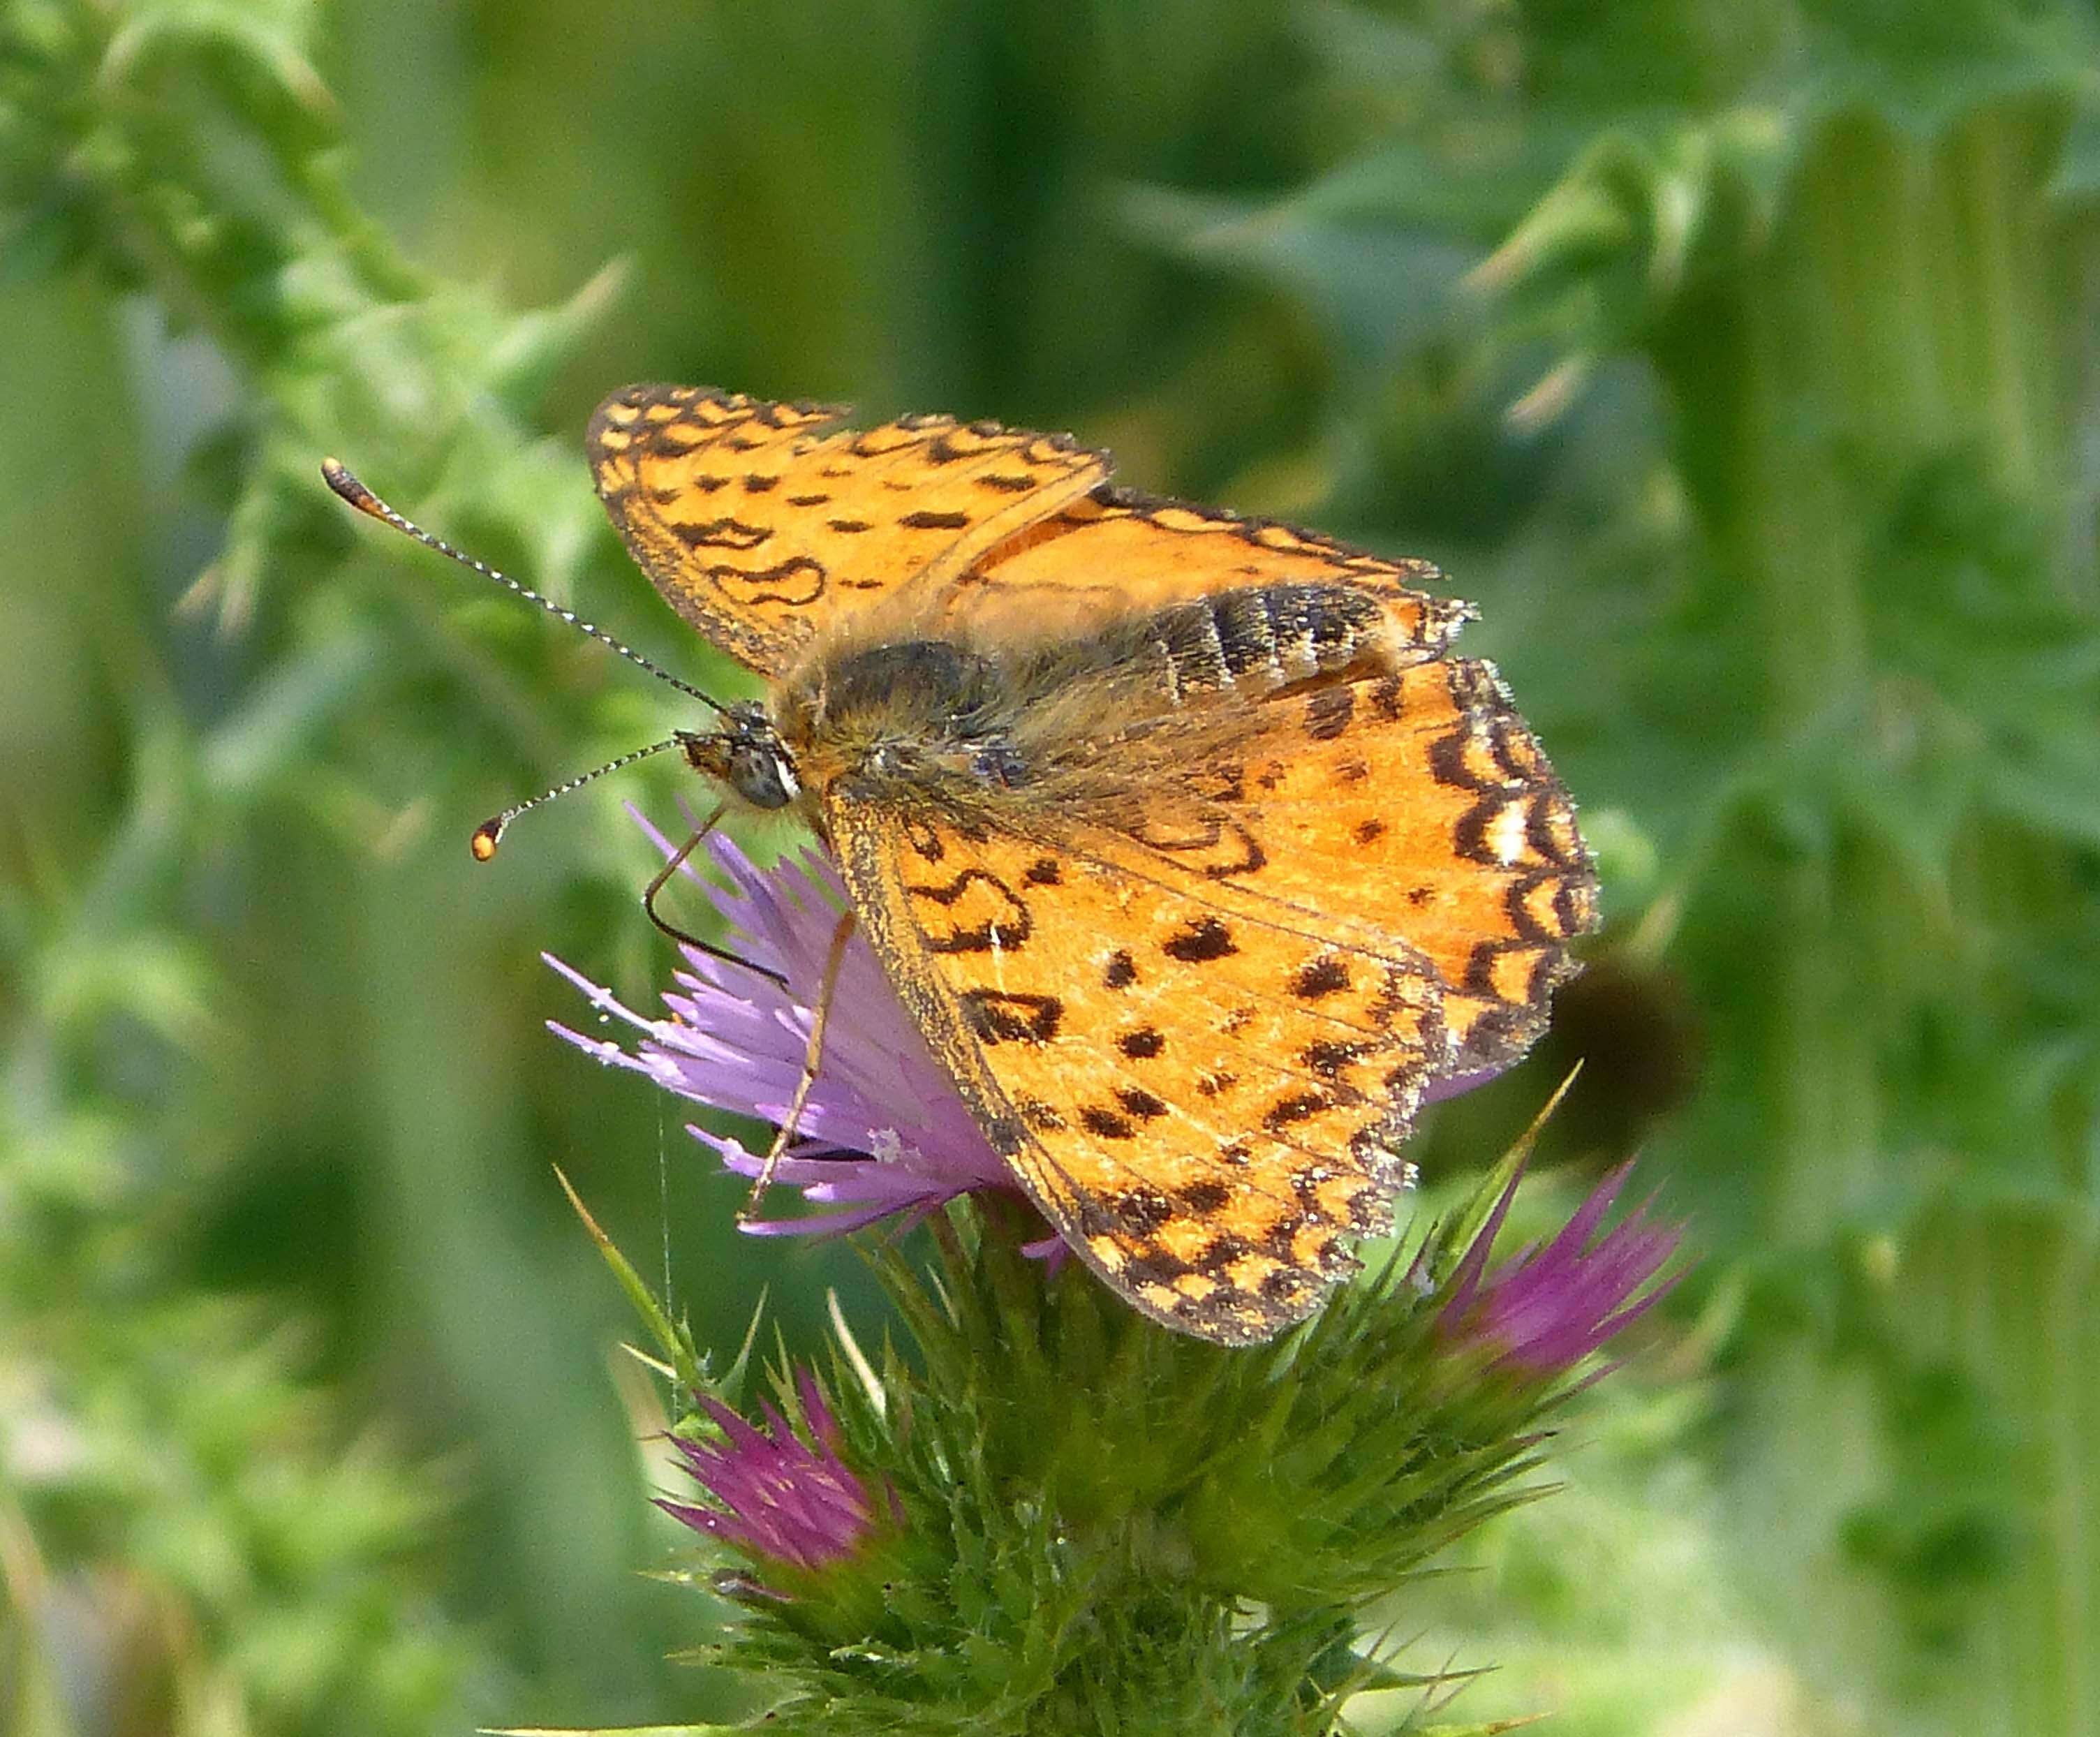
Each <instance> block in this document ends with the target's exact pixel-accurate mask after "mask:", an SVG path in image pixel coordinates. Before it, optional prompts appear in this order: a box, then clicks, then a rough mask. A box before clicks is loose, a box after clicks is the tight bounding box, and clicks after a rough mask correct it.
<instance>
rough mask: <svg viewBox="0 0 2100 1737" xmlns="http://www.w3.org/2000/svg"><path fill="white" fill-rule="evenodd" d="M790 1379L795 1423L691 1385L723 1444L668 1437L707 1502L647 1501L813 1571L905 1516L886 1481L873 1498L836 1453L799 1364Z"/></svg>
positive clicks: (822, 1409) (834, 1433) (812, 1385)
mask: <svg viewBox="0 0 2100 1737" xmlns="http://www.w3.org/2000/svg"><path fill="white" fill-rule="evenodd" d="M795 1386H796V1393H797V1394H798V1395H799V1396H800V1398H801V1406H800V1408H799V1409H800V1410H801V1422H802V1428H801V1431H797V1430H796V1428H795V1427H794V1426H793V1425H792V1424H791V1423H790V1422H789V1421H788V1420H787V1417H786V1416H785V1415H784V1414H783V1413H782V1412H781V1410H780V1409H779V1407H778V1406H776V1405H774V1404H772V1403H771V1402H770V1400H769V1401H765V1402H764V1403H762V1404H761V1406H760V1410H761V1412H762V1413H764V1416H765V1428H764V1429H760V1428H757V1426H754V1425H752V1424H751V1423H749V1422H747V1421H746V1420H745V1419H743V1417H739V1416H738V1415H737V1414H736V1413H735V1412H734V1411H732V1410H730V1408H729V1407H728V1406H726V1405H725V1404H722V1403H721V1400H717V1399H714V1398H712V1397H710V1396H708V1395H700V1396H699V1399H700V1406H701V1409H703V1410H704V1411H705V1412H706V1413H707V1414H708V1417H710V1418H711V1419H712V1420H713V1422H714V1424H715V1426H716V1427H717V1428H718V1429H719V1430H720V1431H721V1433H722V1435H723V1437H724V1443H723V1444H722V1445H721V1446H719V1447H717V1446H710V1445H708V1444H705V1443H702V1442H696V1441H690V1440H688V1439H686V1438H685V1437H684V1436H682V1435H674V1436H673V1437H672V1438H671V1445H672V1446H673V1448H675V1449H676V1450H677V1454H678V1457H679V1458H680V1459H681V1460H682V1461H683V1462H684V1465H685V1469H686V1470H687V1471H688V1472H690V1474H691V1475H692V1476H693V1478H694V1480H695V1482H696V1483H698V1484H699V1486H700V1488H702V1489H703V1490H704V1491H705V1492H706V1493H707V1495H708V1497H710V1498H711V1502H710V1504H709V1505H708V1506H700V1505H699V1504H696V1503H690V1502H678V1501H669V1500H668V1499H664V1498H660V1499H659V1500H658V1501H657V1503H656V1506H658V1507H660V1508H661V1509H662V1510H664V1512H665V1513H666V1514H669V1515H670V1516H671V1517H672V1518H673V1519H676V1520H680V1521H682V1522H683V1523H685V1524H686V1525H688V1526H690V1527H691V1528H693V1529H694V1530H695V1532H705V1533H706V1534H707V1535H708V1536H709V1537H711V1538H718V1539H720V1540H721V1541H722V1542H724V1543H726V1544H730V1545H735V1547H736V1548H737V1549H739V1550H743V1551H744V1552H745V1553H746V1554H748V1555H750V1556H752V1557H754V1558H757V1559H758V1560H759V1561H760V1562H761V1563H775V1564H784V1565H785V1566H787V1567H791V1568H799V1569H802V1570H804V1571H805V1572H814V1571H818V1570H821V1569H823V1568H827V1567H832V1565H833V1564H835V1563H840V1562H842V1561H844V1560H845V1559H846V1558H848V1557H849V1556H852V1555H854V1554H855V1553H856V1552H858V1550H859V1549H860V1547H861V1546H862V1545H863V1544H864V1543H866V1542H867V1540H868V1538H869V1537H870V1536H871V1535H872V1534H873V1533H874V1532H876V1530H877V1529H878V1528H880V1527H881V1526H883V1525H884V1524H885V1523H888V1524H889V1525H892V1526H898V1525H902V1523H903V1518H904V1516H903V1511H902V1508H901V1507H900V1506H898V1500H897V1496H896V1492H894V1491H892V1490H889V1489H888V1488H886V1487H885V1488H884V1491H883V1497H884V1499H883V1500H882V1501H880V1502H878V1501H876V1499H875V1498H874V1497H871V1495H870V1494H869V1492H868V1487H867V1484H866V1483H865V1482H863V1481H862V1479H860V1478H859V1477H858V1476H857V1475H855V1474H854V1472H853V1471H852V1470H849V1468H848V1466H847V1465H846V1463H845V1461H844V1460H843V1459H841V1458H840V1457H839V1446H840V1440H841V1439H842V1438H841V1435H840V1430H839V1426H838V1423H837V1421H836V1419H835V1418H834V1417H832V1413H831V1411H830V1409H828V1408H827V1406H826V1405H825V1404H824V1400H823V1395H822V1394H821V1393H819V1392H818V1389H817V1383H816V1381H815V1379H814V1378H813V1377H812V1376H811V1375H810V1372H809V1371H808V1370H807V1369H797V1370H796V1373H795ZM805 1438H806V1439H805Z"/></svg>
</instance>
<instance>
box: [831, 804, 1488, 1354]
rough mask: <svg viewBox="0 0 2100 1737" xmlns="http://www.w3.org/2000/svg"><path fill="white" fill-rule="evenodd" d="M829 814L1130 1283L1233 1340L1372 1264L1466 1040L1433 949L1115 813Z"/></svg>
mask: <svg viewBox="0 0 2100 1737" xmlns="http://www.w3.org/2000/svg"><path fill="white" fill-rule="evenodd" d="M827 818H828V821H829V823H830V830H831V832H832V840H833V842H834V844H835V845H836V848H837V849H838V851H839V853H840V866H841V868H842V870H843V871H844V873H845V880H846V884H847V886H848V888H849V891H850V893H851V894H852V896H853V899H854V905H855V908H856V909H857V910H858V911H859V912H860V914H861V916H862V920H863V921H864V922H865V923H866V924H867V927H868V929H869V932H870V933H871V936H872V937H873V938H874V940H875V943H876V947H877V949H878V950H879V951H880V953H881V954H883V956H884V958H885V960H886V961H887V962H888V963H889V967H890V970H891V973H892V976H893V978H894V980H895V981H897V983H898V986H899V988H900V990H901V991H902V994H903V995H904V998H905V1001H906V1003H907V1006H908V1007H911V1010H912V1012H914V1014H915V1016H917V1018H918V1020H919V1021H920V1025H922V1026H923V1027H924V1029H925V1030H926V1031H927V1033H928V1035H929V1038H930V1039H931V1041H932V1043H933V1047H934V1050H935V1052H936V1053H937V1055H939V1056H941V1057H942V1060H943V1061H944V1062H945V1063H946V1065H947V1066H948V1067H949V1069H950V1070H951V1072H952V1073H953V1074H954V1075H955V1078H956V1081H957V1082H958V1084H959V1085H960V1087H961V1088H962V1089H963V1091H964V1096H965V1097H966V1099H967V1100H968V1102H969V1103H970V1105H971V1108H972V1109H973V1111H974V1112H975V1113H976V1115H977V1119H978V1120H979V1122H981V1123H982V1125H983V1126H984V1127H985V1128H986V1131H987V1133H988V1134H990V1136H991V1138H992V1141H993V1144H994V1146H995V1148H996V1149H998V1150H999V1152H1000V1153H1001V1154H1002V1156H1004V1157H1005V1158H1006V1160H1007V1162H1008V1163H1009V1164H1010V1165H1011V1166H1012V1169H1013V1171H1014V1174H1015V1175H1016V1176H1017V1178H1018V1179H1020V1181H1021V1183H1022V1184H1023V1185H1024V1186H1025V1187H1026V1188H1027V1189H1028V1191H1029V1193H1030V1195H1031V1196H1033V1197H1034V1198H1035V1201H1036V1202H1037V1204H1038V1205H1039V1206H1041V1207H1042V1209H1043V1211H1044V1212H1045V1213H1046V1214H1047V1215H1048V1216H1049V1217H1050V1219H1052V1222H1053V1223H1056V1224H1057V1227H1058V1228H1059V1229H1060V1230H1061V1231H1062V1232H1064V1233H1065V1236H1066V1237H1067V1238H1068V1239H1069V1240H1070V1241H1071V1243H1072V1245H1073V1246H1074V1248H1076V1249H1077V1250H1079V1252H1080V1253H1081V1254H1082V1255H1083V1257H1084V1258H1085V1259H1086V1260H1087V1263H1088V1264H1090V1265H1091V1266H1092V1267H1094V1268H1095V1269H1096V1271H1097V1272H1100V1273H1101V1275H1102V1276H1104V1277H1105V1279H1107V1280H1108V1281H1109V1282H1110V1284H1111V1285H1114V1287H1115V1288H1116V1289H1117V1290H1119V1291H1121V1292H1122V1293H1123V1294H1124V1295H1126V1296H1127V1297H1128V1298H1130V1299H1131V1300H1132V1302H1134V1303H1136V1304H1137V1306H1138V1307H1140V1308H1141V1309H1143V1310H1145V1312H1147V1313H1149V1314H1151V1315H1154V1316H1157V1317H1158V1318H1159V1319H1161V1320H1166V1321H1167V1322H1169V1323H1170V1324H1171V1325H1175V1326H1176V1327H1179V1328H1180V1329H1183V1330H1184V1331H1186V1332H1192V1333H1196V1334H1201V1335H1202V1336H1203V1337H1205V1338H1213V1339H1217V1340H1220V1341H1223V1342H1231V1343H1238V1342H1246V1341H1249V1340H1251V1339H1255V1338H1265V1337H1267V1336H1268V1334H1272V1333H1273V1332H1275V1331H1276V1330H1277V1328H1279V1327H1280V1326H1282V1325H1284V1324H1285V1323H1286V1322H1288V1321H1290V1320H1296V1319H1298V1318H1299V1317H1301V1316H1304V1315H1305V1314H1307V1313H1308V1312H1310V1311H1311V1310H1312V1308H1313V1307H1315V1306H1316V1305H1317V1303H1318V1301H1319V1298H1320V1297H1321V1294H1323V1293H1324V1291H1325V1290H1326V1288H1327V1287H1328V1286H1329V1285H1331V1284H1332V1283H1333V1282H1335V1281H1336V1280H1337V1279H1339V1277H1341V1276H1343V1274H1345V1273H1346V1272H1348V1271H1350V1270H1352V1267H1353V1266H1354V1261H1353V1259H1352V1256H1351V1255H1350V1254H1349V1252H1348V1243H1349V1241H1350V1240H1352V1239H1353V1238H1354V1237H1357V1236H1360V1235H1362V1234H1365V1233H1366V1232H1374V1231H1377V1230H1379V1229H1383V1228H1385V1227H1386V1226H1387V1223H1389V1222H1390V1219H1389V1213H1390V1205H1389V1201H1390V1196H1391V1193H1392V1189H1393V1188H1394V1186H1395V1184H1396V1180H1397V1175H1398V1162H1397V1160H1396V1157H1394V1154H1393V1148H1394V1146H1395V1144H1396V1142H1397V1141H1398V1140H1400V1139H1401V1137H1402V1136H1403V1135H1405V1131H1406V1125H1407V1122H1408V1120H1409V1118H1410V1116H1411V1114H1412V1113H1413V1111H1414V1106H1415V1104H1416V1102H1417V1100H1418V1096H1419V1092H1420V1088H1421V1087H1422V1085H1423V1082H1425V1081H1426V1080H1427V1079H1428V1078H1431V1077H1432V1075H1434V1074H1436V1073H1438V1072H1440V1070H1441V1069H1443V1068H1444V1067H1445V1065H1447V1064H1448V1062H1449V1039H1448V1038H1447V1036H1446V1034H1445V1030H1444V1028H1443V1024H1442V1021H1441V1018H1440V1014H1439V1012H1438V1008H1437V1003H1438V1001H1439V999H1440V992H1439V990H1438V986H1437V983H1436V976H1435V973H1434V972H1433V971H1432V969H1431V968H1429V967H1428V965H1427V963H1425V962H1423V960H1421V959H1418V958H1414V957H1411V956H1410V955H1408V954H1406V953H1405V950H1402V951H1401V952H1400V953H1399V954H1389V953H1384V952H1379V951H1373V950H1370V949H1368V948H1367V947H1366V946H1365V945H1364V942H1365V932H1364V931H1363V930H1362V929H1361V927H1360V926H1359V925H1357V924H1352V923H1351V922H1349V921H1348V920H1346V919H1342V918H1339V917H1330V918H1327V919H1321V918H1319V917H1317V916H1308V915H1304V914H1302V913H1297V912H1293V911H1290V910H1285V909H1283V908H1282V907H1281V906H1278V905H1277V904H1276V903H1275V902H1273V901H1265V900H1262V899H1260V898H1257V897H1250V896H1248V895H1246V894H1243V893H1239V892H1237V891H1236V890H1235V889H1233V888H1230V887H1229V886H1223V885H1220V884H1218V883H1217V882H1215V881H1213V880H1209V879H1207V878H1206V877H1205V876H1204V875H1202V872H1201V871H1200V870H1191V869H1189V868H1186V867H1184V866H1181V865H1180V864H1177V863H1176V862H1172V861H1171V860H1167V859H1166V858H1163V857H1161V856H1159V855H1158V853H1154V852H1153V851H1150V850H1149V849H1147V848H1146V847H1145V846H1144V845H1142V844H1139V843H1137V842H1136V840H1132V839H1130V838H1128V837H1126V836H1123V835H1118V834H1115V833H1112V832H1107V831H1101V830H1100V829H1098V828H1089V827H1070V828H1066V829H1058V828H1057V827H1050V828H1048V829H1045V830H1043V831H1035V830H1034V829H1031V833H1030V835H1027V836H1024V835H1021V834H1019V833H1016V832H1012V831H1002V830H999V828H998V827H996V826H995V825H986V824H973V823H972V822H969V821H968V820H966V819H965V820H958V819H955V818H934V817H932V816H929V815H924V814H920V815H910V814H906V813H900V811H899V810H898V809H897V807H895V806H894V805H884V804H880V803H870V802H867V801H865V800H858V799H857V798H856V797H855V796H853V795H852V794H851V793H849V792H848V791H837V792H835V793H834V796H833V797H832V800H831V802H830V803H829V805H828V806H827Z"/></svg>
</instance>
